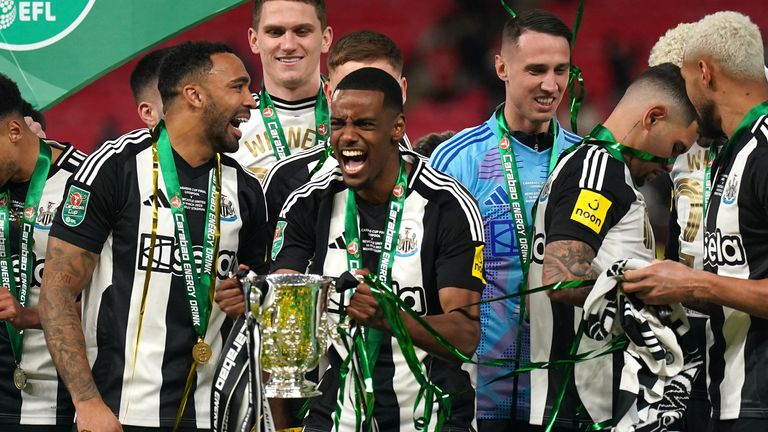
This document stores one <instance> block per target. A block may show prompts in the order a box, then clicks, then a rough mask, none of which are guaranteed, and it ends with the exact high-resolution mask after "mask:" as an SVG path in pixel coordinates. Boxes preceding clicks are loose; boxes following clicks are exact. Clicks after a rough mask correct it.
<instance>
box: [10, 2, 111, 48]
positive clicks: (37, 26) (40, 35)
mask: <svg viewBox="0 0 768 432" xmlns="http://www.w3.org/2000/svg"><path fill="white" fill-rule="evenodd" d="M95 2H96V0H48V1H14V0H0V32H2V38H0V40H2V42H0V49H5V50H10V51H31V50H36V49H40V48H43V47H46V46H48V45H51V44H53V43H56V42H58V41H59V40H61V39H63V38H64V37H65V36H67V35H68V34H70V33H71V32H72V31H74V30H75V29H76V28H77V27H78V26H79V25H80V24H81V23H82V22H83V20H84V19H85V17H86V15H88V12H90V10H91V8H92V7H93V4H94V3H95Z"/></svg>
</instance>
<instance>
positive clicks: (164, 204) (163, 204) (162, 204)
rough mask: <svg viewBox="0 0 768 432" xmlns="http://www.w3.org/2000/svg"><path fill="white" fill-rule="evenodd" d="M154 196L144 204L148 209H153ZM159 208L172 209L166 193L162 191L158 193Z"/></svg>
mask: <svg viewBox="0 0 768 432" xmlns="http://www.w3.org/2000/svg"><path fill="white" fill-rule="evenodd" d="M153 198H154V196H153V195H150V196H149V198H147V199H146V200H144V202H143V203H142V204H144V205H145V206H148V207H152V200H153ZM157 207H158V208H171V203H170V202H169V201H168V198H167V197H166V196H165V192H163V190H162V189H160V190H159V191H157Z"/></svg>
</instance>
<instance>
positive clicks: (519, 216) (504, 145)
mask: <svg viewBox="0 0 768 432" xmlns="http://www.w3.org/2000/svg"><path fill="white" fill-rule="evenodd" d="M496 124H497V125H498V131H497V135H498V136H499V155H500V156H501V168H502V171H503V173H504V180H505V182H504V183H505V187H506V191H507V199H508V200H509V211H510V212H511V213H512V221H513V224H514V227H515V242H516V244H517V251H518V258H519V259H520V269H521V270H522V280H521V283H520V285H519V286H518V291H519V292H522V291H524V287H525V286H526V285H527V283H528V270H529V269H530V266H531V260H530V253H531V251H530V246H531V226H530V225H529V224H528V216H527V214H526V209H525V194H524V193H523V189H522V186H521V184H520V175H519V173H518V170H517V160H516V158H515V152H514V149H513V148H512V134H511V133H510V131H509V127H508V126H507V120H506V119H505V118H504V104H502V105H500V106H499V107H498V108H497V109H496ZM550 130H551V132H552V134H553V135H554V139H553V141H552V148H551V149H550V150H549V151H550V156H549V166H548V167H547V173H548V174H549V173H551V172H552V170H554V169H555V165H557V158H558V152H557V149H556V148H555V147H556V146H557V136H558V134H559V133H560V128H559V127H558V126H557V122H556V121H555V119H552V120H550ZM525 316H526V302H525V296H522V297H521V299H520V313H519V314H518V322H517V324H518V332H517V342H516V344H515V367H517V366H518V365H519V363H520V356H521V354H522V353H521V351H520V345H521V344H522V336H523V333H522V332H521V331H520V330H519V329H520V327H521V326H522V324H523V321H524V320H525ZM513 387H514V389H515V390H514V392H513V394H512V398H513V400H512V417H513V418H515V417H516V415H517V375H515V378H514V384H513Z"/></svg>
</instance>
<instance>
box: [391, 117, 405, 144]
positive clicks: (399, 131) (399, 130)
mask: <svg viewBox="0 0 768 432" xmlns="http://www.w3.org/2000/svg"><path fill="white" fill-rule="evenodd" d="M404 136H405V114H403V113H398V114H397V117H396V118H395V124H394V126H393V127H392V141H393V142H395V143H399V142H400V141H401V140H402V139H403V137H404Z"/></svg>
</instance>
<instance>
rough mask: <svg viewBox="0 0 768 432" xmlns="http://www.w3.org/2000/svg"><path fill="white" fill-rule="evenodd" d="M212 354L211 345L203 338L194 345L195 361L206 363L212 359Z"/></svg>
mask: <svg viewBox="0 0 768 432" xmlns="http://www.w3.org/2000/svg"><path fill="white" fill-rule="evenodd" d="M211 355H213V351H212V350H211V346H210V345H208V344H207V343H205V341H203V340H202V339H198V340H197V343H196V344H195V346H193V347H192V358H193V359H195V362H197V364H199V365H204V364H206V363H208V361H209V360H210V359H211Z"/></svg>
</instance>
